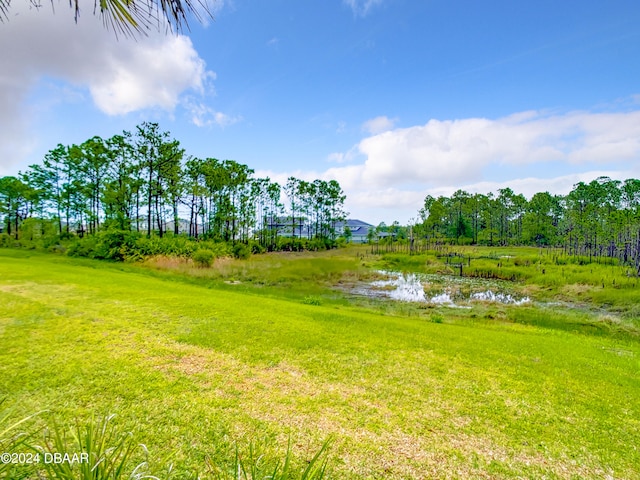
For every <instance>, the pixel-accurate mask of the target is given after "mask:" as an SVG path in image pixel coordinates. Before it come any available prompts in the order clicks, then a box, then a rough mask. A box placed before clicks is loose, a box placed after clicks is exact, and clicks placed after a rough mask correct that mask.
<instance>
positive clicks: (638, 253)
mask: <svg viewBox="0 0 640 480" xmlns="http://www.w3.org/2000/svg"><path fill="white" fill-rule="evenodd" d="M418 215H419V221H418V222H417V224H416V225H415V226H414V234H415V235H416V236H417V237H419V238H423V239H426V240H427V241H429V242H436V243H438V242H440V243H451V244H473V245H495V246H505V245H535V246H552V247H561V248H563V249H564V250H565V252H566V253H568V254H570V255H581V256H588V257H591V258H593V257H612V258H617V259H619V260H620V261H622V262H625V263H633V264H635V266H636V267H638V268H639V269H640V180H637V179H628V180H625V181H619V180H612V179H611V178H609V177H599V178H597V179H596V180H593V181H592V182H590V183H584V182H580V183H577V184H575V185H574V187H573V189H572V190H571V192H570V193H569V194H567V195H552V194H550V193H549V192H539V193H536V194H535V195H533V197H531V199H530V200H527V199H526V198H525V197H524V195H522V194H516V193H514V192H513V190H511V189H510V188H503V189H500V190H498V193H497V195H496V194H493V193H488V194H480V193H476V194H470V193H468V192H466V191H464V190H458V191H456V192H455V193H454V194H453V195H452V196H450V197H445V196H440V197H437V198H434V197H432V196H430V195H429V196H427V197H426V198H425V200H424V206H423V208H421V209H420V211H419V214H418Z"/></svg>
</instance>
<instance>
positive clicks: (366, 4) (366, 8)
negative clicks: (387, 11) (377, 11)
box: [343, 0, 384, 17]
mask: <svg viewBox="0 0 640 480" xmlns="http://www.w3.org/2000/svg"><path fill="white" fill-rule="evenodd" d="M383 1H384V0H343V3H344V4H345V5H347V6H348V7H349V8H351V10H352V11H353V14H354V15H357V16H360V17H364V16H366V15H367V14H368V13H369V12H370V11H371V9H372V8H373V7H376V6H378V5H381V4H382V3H383Z"/></svg>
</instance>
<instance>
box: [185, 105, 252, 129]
mask: <svg viewBox="0 0 640 480" xmlns="http://www.w3.org/2000/svg"><path fill="white" fill-rule="evenodd" d="M185 107H186V108H187V110H188V111H189V112H190V114H191V123H193V124H194V125H195V126H196V127H207V126H210V125H218V126H219V127H226V126H228V125H233V124H234V123H237V122H239V121H241V120H242V117H240V116H235V117H234V116H231V115H227V114H226V113H222V112H218V111H216V110H214V109H213V108H211V107H209V106H208V105H205V104H204V103H202V102H197V101H193V100H189V101H187V102H186V103H185Z"/></svg>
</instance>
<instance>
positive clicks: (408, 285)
mask: <svg viewBox="0 0 640 480" xmlns="http://www.w3.org/2000/svg"><path fill="white" fill-rule="evenodd" d="M378 273H379V274H381V275H384V276H385V277H386V278H385V279H384V280H376V281H374V282H371V283H368V284H361V285H358V286H357V287H355V288H354V290H353V293H356V294H358V295H365V296H368V297H382V298H390V299H392V300H400V301H404V302H426V303H432V304H436V305H448V306H460V305H461V304H469V303H470V302H492V303H502V304H507V305H522V304H523V303H529V302H530V301H531V299H530V298H529V297H518V296H516V295H514V294H512V293H509V292H507V291H505V290H504V286H501V285H499V284H498V283H496V282H482V281H478V280H477V279H464V278H457V277H445V276H442V275H422V274H417V273H399V272H389V271H379V272H378Z"/></svg>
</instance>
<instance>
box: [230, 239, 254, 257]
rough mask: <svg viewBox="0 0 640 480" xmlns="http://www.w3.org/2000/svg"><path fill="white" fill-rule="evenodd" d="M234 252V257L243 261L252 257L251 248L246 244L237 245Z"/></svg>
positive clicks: (233, 249)
mask: <svg viewBox="0 0 640 480" xmlns="http://www.w3.org/2000/svg"><path fill="white" fill-rule="evenodd" d="M232 251H233V256H234V257H236V258H241V259H243V260H245V259H247V258H249V257H250V256H251V248H250V247H249V245H247V244H245V243H236V244H235V245H234V246H233V248H232Z"/></svg>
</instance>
